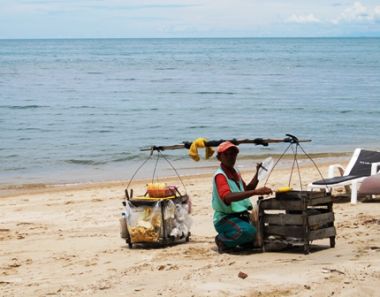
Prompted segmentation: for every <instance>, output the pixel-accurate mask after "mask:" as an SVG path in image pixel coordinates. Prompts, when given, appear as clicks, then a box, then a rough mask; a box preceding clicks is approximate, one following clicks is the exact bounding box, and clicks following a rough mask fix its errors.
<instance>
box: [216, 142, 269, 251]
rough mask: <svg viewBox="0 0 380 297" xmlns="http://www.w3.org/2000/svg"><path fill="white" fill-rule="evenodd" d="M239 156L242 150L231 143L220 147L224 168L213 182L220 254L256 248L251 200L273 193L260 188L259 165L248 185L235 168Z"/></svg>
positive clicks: (220, 168)
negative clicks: (254, 197)
mask: <svg viewBox="0 0 380 297" xmlns="http://www.w3.org/2000/svg"><path fill="white" fill-rule="evenodd" d="M238 153H239V148H238V147H237V146H236V145H234V144H233V143H231V142H229V141H225V142H223V143H221V144H220V145H219V146H218V151H217V158H218V160H219V161H220V163H221V164H220V167H219V169H218V170H217V171H216V172H215V174H214V178H213V191H212V207H213V209H214V211H215V212H214V219H213V222H214V226H215V229H216V231H217V232H218V235H217V236H216V237H215V242H216V245H217V246H218V251H219V252H220V253H222V252H226V251H228V250H232V249H234V248H236V247H238V246H239V247H241V248H252V247H253V246H254V241H255V238H256V228H255V227H254V226H253V225H252V224H251V222H250V213H249V211H250V210H252V204H251V201H250V199H249V197H251V196H254V195H268V194H271V193H272V190H271V189H270V188H267V187H262V188H256V187H257V184H258V182H259V181H258V178H257V176H258V169H259V168H260V166H261V164H258V165H257V167H256V174H255V175H254V177H253V178H252V180H251V181H250V183H249V184H247V185H246V184H245V182H244V181H243V179H242V178H241V175H240V173H239V171H237V170H236V169H235V168H234V166H235V162H236V158H237V155H238Z"/></svg>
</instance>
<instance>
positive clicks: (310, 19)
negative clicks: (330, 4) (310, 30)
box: [286, 13, 321, 24]
mask: <svg viewBox="0 0 380 297" xmlns="http://www.w3.org/2000/svg"><path fill="white" fill-rule="evenodd" d="M286 22H287V23H297V24H310V23H320V22H321V20H320V19H319V18H317V17H316V16H315V15H314V14H312V13H310V14H308V15H296V14H293V15H291V16H290V17H289V18H288V19H287V20H286Z"/></svg>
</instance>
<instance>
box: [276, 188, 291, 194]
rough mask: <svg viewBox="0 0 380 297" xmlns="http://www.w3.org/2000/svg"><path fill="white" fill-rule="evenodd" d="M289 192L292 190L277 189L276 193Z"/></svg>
mask: <svg viewBox="0 0 380 297" xmlns="http://www.w3.org/2000/svg"><path fill="white" fill-rule="evenodd" d="M290 191H293V188H291V187H280V188H278V189H277V191H276V193H286V192H290Z"/></svg>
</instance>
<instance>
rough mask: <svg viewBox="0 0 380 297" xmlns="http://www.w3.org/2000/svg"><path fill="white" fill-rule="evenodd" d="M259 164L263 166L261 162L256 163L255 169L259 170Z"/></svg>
mask: <svg viewBox="0 0 380 297" xmlns="http://www.w3.org/2000/svg"><path fill="white" fill-rule="evenodd" d="M261 166H263V163H262V162H260V163H256V171H259V169H260V168H261Z"/></svg>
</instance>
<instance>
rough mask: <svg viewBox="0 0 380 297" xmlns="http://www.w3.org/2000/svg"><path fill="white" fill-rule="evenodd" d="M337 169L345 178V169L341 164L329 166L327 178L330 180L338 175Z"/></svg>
mask: <svg viewBox="0 0 380 297" xmlns="http://www.w3.org/2000/svg"><path fill="white" fill-rule="evenodd" d="M335 169H338V170H339V173H340V176H343V173H344V168H343V166H342V165H340V164H333V165H330V166H329V169H328V172H327V177H328V178H333V177H335V176H337V175H335Z"/></svg>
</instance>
